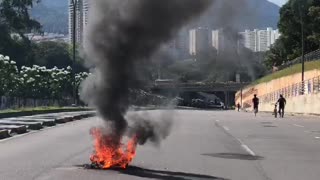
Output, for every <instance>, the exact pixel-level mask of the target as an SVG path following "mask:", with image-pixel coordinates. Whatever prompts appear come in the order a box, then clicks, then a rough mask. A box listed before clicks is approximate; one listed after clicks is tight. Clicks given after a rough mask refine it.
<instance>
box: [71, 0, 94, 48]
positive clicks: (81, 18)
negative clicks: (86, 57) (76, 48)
mask: <svg viewBox="0 0 320 180" xmlns="http://www.w3.org/2000/svg"><path fill="white" fill-rule="evenodd" d="M88 1H89V0H69V42H70V43H72V42H73V36H74V19H73V17H74V4H76V12H75V13H76V24H75V26H76V43H77V44H80V45H81V44H83V41H84V32H85V28H86V26H87V24H88V15H89V14H88V13H89V4H88Z"/></svg>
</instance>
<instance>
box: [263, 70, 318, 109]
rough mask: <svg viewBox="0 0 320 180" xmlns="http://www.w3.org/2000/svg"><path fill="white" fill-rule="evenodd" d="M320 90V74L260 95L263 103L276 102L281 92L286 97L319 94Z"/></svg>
mask: <svg viewBox="0 0 320 180" xmlns="http://www.w3.org/2000/svg"><path fill="white" fill-rule="evenodd" d="M319 92H320V76H318V77H315V78H312V79H308V80H305V81H303V82H300V83H295V84H292V85H290V86H287V87H284V88H282V89H279V90H277V91H274V92H271V93H268V94H265V95H263V96H260V101H261V103H275V102H276V101H277V100H278V99H279V96H280V94H282V95H283V96H284V97H285V98H290V97H297V96H302V95H307V94H317V93H319Z"/></svg>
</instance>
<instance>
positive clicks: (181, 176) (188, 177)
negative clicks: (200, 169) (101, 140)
mask: <svg viewBox="0 0 320 180" xmlns="http://www.w3.org/2000/svg"><path fill="white" fill-rule="evenodd" d="M117 171H118V172H119V173H121V174H126V175H130V176H136V177H141V178H150V179H158V180H228V179H225V178H220V177H215V176H209V175H202V174H193V173H186V172H173V171H161V170H153V169H145V168H141V167H137V166H129V167H128V169H124V170H123V169H119V170H117Z"/></svg>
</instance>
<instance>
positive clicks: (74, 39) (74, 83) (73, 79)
mask: <svg viewBox="0 0 320 180" xmlns="http://www.w3.org/2000/svg"><path fill="white" fill-rule="evenodd" d="M71 2H72V6H73V21H72V26H73V34H72V35H73V36H72V58H73V61H72V84H73V86H72V96H73V105H76V104H77V94H76V76H75V75H76V73H75V64H76V42H77V40H76V38H77V6H78V0H71Z"/></svg>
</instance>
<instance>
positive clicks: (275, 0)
mask: <svg viewBox="0 0 320 180" xmlns="http://www.w3.org/2000/svg"><path fill="white" fill-rule="evenodd" d="M268 1H271V2H273V3H275V4H277V5H279V6H282V5H284V3H286V2H287V0H268Z"/></svg>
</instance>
